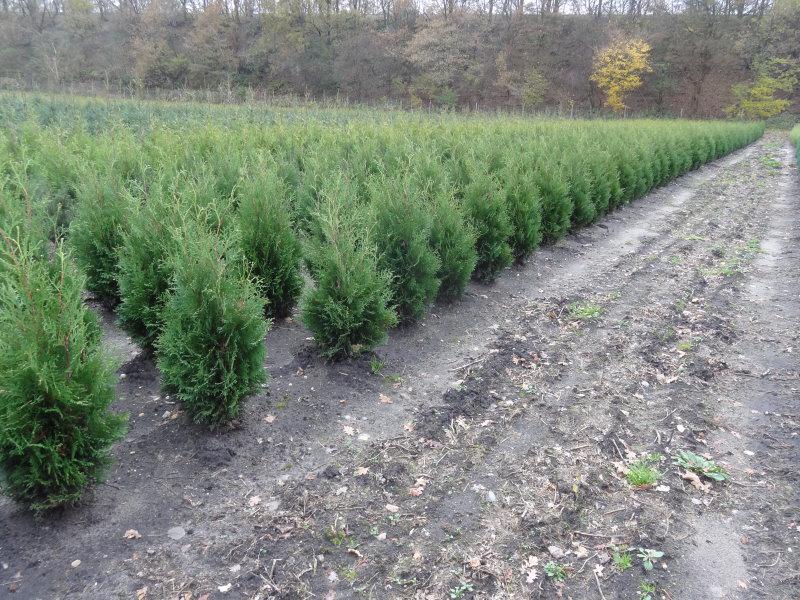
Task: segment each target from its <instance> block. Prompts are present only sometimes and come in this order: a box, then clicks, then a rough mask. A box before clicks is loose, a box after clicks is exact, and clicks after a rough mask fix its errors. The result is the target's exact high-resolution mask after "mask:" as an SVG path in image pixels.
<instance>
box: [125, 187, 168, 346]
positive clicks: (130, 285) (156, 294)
mask: <svg viewBox="0 0 800 600" xmlns="http://www.w3.org/2000/svg"><path fill="white" fill-rule="evenodd" d="M180 221H181V215H180V213H179V211H178V209H177V208H176V207H175V206H174V205H172V204H170V201H169V199H168V198H166V197H164V196H163V192H162V191H161V189H160V188H155V189H154V190H153V193H152V194H151V195H150V197H148V198H147V201H146V202H145V204H144V206H142V207H141V208H139V209H138V210H136V211H134V212H133V213H132V215H131V218H130V222H129V226H128V229H127V231H125V232H124V235H123V242H122V246H121V247H120V250H119V262H118V273H119V279H118V282H119V292H120V304H119V306H118V307H117V317H118V319H119V324H120V326H121V327H122V328H123V329H125V331H127V332H128V333H129V334H130V335H131V337H133V339H134V340H136V341H137V342H138V343H139V344H141V345H142V346H143V347H145V348H147V349H152V348H153V347H154V345H155V341H156V339H157V338H158V336H159V334H160V333H161V325H162V315H161V313H162V310H163V307H164V302H165V301H166V293H167V290H168V289H169V283H170V279H171V277H172V262H171V261H170V260H169V258H170V256H171V255H172V253H173V252H174V251H175V248H176V241H175V231H176V230H177V228H179V226H180Z"/></svg>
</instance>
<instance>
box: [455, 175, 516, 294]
mask: <svg viewBox="0 0 800 600" xmlns="http://www.w3.org/2000/svg"><path fill="white" fill-rule="evenodd" d="M463 193H464V197H463V200H462V202H463V206H464V212H465V213H466V215H467V219H468V220H469V222H470V223H471V225H472V227H474V229H475V232H476V237H477V241H476V246H475V248H476V250H477V253H478V262H477V264H476V265H475V270H474V271H473V274H472V276H473V277H474V278H475V279H477V280H478V281H482V282H484V283H489V282H492V281H494V280H495V279H496V278H497V276H498V275H499V274H500V272H501V271H502V270H503V269H505V268H506V267H507V266H509V265H510V264H511V262H512V261H513V260H514V254H513V251H512V249H511V245H510V243H509V240H510V239H511V236H512V235H513V233H514V228H513V226H512V224H511V219H510V218H509V214H508V208H507V206H506V201H505V197H504V195H503V194H502V192H501V191H500V188H499V186H498V184H497V180H495V179H494V178H493V177H492V176H491V175H489V174H487V173H486V172H484V171H477V172H474V174H473V176H472V181H470V182H469V183H468V184H467V186H466V187H465V188H464V192H463Z"/></svg>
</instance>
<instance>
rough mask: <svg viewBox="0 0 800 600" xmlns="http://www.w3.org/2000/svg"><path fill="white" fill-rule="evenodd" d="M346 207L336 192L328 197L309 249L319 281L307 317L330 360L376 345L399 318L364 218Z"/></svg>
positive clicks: (304, 308)
mask: <svg viewBox="0 0 800 600" xmlns="http://www.w3.org/2000/svg"><path fill="white" fill-rule="evenodd" d="M344 212H345V209H344V207H343V206H342V205H341V204H339V203H338V202H337V201H336V199H335V198H333V199H328V200H327V201H325V202H323V203H322V204H321V206H320V207H319V209H318V211H317V212H316V214H315V216H314V221H315V223H314V225H313V230H314V232H315V234H314V235H313V236H312V237H310V238H309V240H308V243H307V249H306V255H307V257H308V260H309V263H310V265H311V268H310V272H311V274H312V277H313V278H314V282H315V286H314V289H313V290H311V291H310V292H308V293H307V294H306V296H305V298H304V299H303V301H302V305H301V306H302V308H301V310H302V320H303V323H305V325H306V327H308V328H309V330H311V332H312V333H313V334H314V341H315V343H316V344H317V346H318V347H319V349H320V351H321V352H322V354H323V355H324V356H325V357H326V358H328V359H330V360H336V359H342V358H345V357H348V356H353V355H357V354H360V353H362V352H365V351H368V350H371V349H372V348H374V347H375V346H377V345H378V344H380V343H381V342H382V341H383V340H384V339H386V332H387V330H388V329H389V328H390V327H393V326H395V325H396V324H397V315H396V314H395V312H394V310H393V309H392V308H391V304H390V303H391V298H392V291H391V287H390V279H391V275H390V274H389V273H388V272H386V271H382V270H380V268H379V267H378V257H377V252H376V249H375V247H374V245H373V243H372V242H371V241H370V239H369V235H365V230H366V229H367V224H366V223H365V222H364V221H365V219H364V218H363V216H361V215H358V214H356V215H354V214H352V213H351V214H344ZM359 217H360V218H359Z"/></svg>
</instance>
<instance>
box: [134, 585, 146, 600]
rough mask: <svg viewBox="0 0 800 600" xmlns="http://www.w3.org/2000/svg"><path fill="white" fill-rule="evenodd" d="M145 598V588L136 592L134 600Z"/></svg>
mask: <svg viewBox="0 0 800 600" xmlns="http://www.w3.org/2000/svg"><path fill="white" fill-rule="evenodd" d="M145 598H147V586H145V587H143V588H141V589H138V590H136V600H144V599H145Z"/></svg>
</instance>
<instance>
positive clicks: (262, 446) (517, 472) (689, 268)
mask: <svg viewBox="0 0 800 600" xmlns="http://www.w3.org/2000/svg"><path fill="white" fill-rule="evenodd" d="M792 160H793V155H792V153H791V150H790V148H789V146H788V144H787V142H786V141H785V140H784V139H783V137H782V136H781V135H780V134H768V135H767V136H765V137H764V139H762V140H761V141H759V142H758V143H756V144H754V145H753V146H751V147H749V148H747V149H745V150H743V151H740V152H738V153H736V154H734V155H732V156H730V157H728V158H726V159H723V160H721V161H719V162H717V163H715V164H713V165H709V166H707V167H704V168H703V169H701V170H699V171H697V172H695V173H693V174H690V175H688V176H686V177H684V178H682V179H680V180H679V181H677V182H675V183H673V184H671V185H669V186H666V187H664V188H661V189H660V190H657V191H656V192H655V193H653V194H650V195H649V196H647V197H646V198H643V199H641V200H639V201H637V202H635V203H634V204H632V205H630V206H627V207H625V208H624V209H622V210H619V211H618V212H616V213H614V214H613V215H610V216H609V217H607V218H606V219H604V220H603V221H602V222H601V223H599V224H597V225H595V226H594V227H591V228H588V229H583V230H580V231H579V232H576V233H574V234H572V235H570V236H569V237H568V238H567V239H566V240H563V241H562V242H560V243H558V244H557V245H555V246H552V247H547V248H543V249H541V250H540V251H538V252H537V253H536V255H535V256H534V258H533V260H532V261H531V262H530V263H528V264H527V265H526V266H524V267H519V268H516V269H513V270H511V271H509V272H508V273H507V274H506V275H505V276H504V277H503V278H502V279H501V280H500V281H499V282H498V283H497V284H496V285H494V286H492V287H480V286H473V287H471V288H470V291H469V294H468V295H467V297H466V298H465V299H464V300H463V301H461V302H460V303H458V304H456V305H455V306H451V307H444V308H443V307H436V308H435V309H434V311H433V314H431V315H430V316H429V318H428V319H427V320H426V321H425V322H424V323H422V324H420V325H418V326H415V327H412V328H409V329H405V330H401V331H395V332H393V334H392V336H391V338H390V340H389V342H388V343H387V344H386V345H385V346H383V347H382V348H380V349H379V350H378V352H377V354H376V355H375V356H372V357H365V358H362V359H359V360H356V361H352V362H346V363H342V364H334V365H328V364H325V363H323V362H322V361H321V360H320V359H319V358H318V357H317V356H316V354H315V352H314V350H313V348H312V346H311V342H310V340H308V337H307V336H308V335H309V334H308V332H307V331H306V330H304V329H303V328H302V327H301V326H299V325H298V324H297V323H294V322H285V323H281V324H279V325H278V326H277V327H275V329H274V330H273V331H272V332H271V333H270V334H269V336H268V338H267V346H268V348H269V352H270V357H269V361H268V365H267V367H268V370H269V372H270V373H271V375H272V380H271V382H270V383H269V385H268V386H267V387H266V388H265V390H264V393H263V394H261V395H259V396H257V397H254V398H251V399H250V400H249V401H248V403H247V406H246V409H245V410H244V412H243V414H242V416H241V419H240V422H239V423H238V425H237V426H236V427H234V428H232V429H231V430H229V431H224V432H217V433H210V432H208V431H206V430H204V429H201V428H198V427H196V426H193V425H191V424H190V423H189V422H188V421H187V420H186V418H185V416H184V415H183V414H182V413H181V412H180V407H179V406H178V405H176V404H174V403H173V402H172V401H171V400H170V398H169V397H168V396H164V395H163V394H162V393H161V391H160V389H159V383H158V378H157V373H156V370H155V368H154V366H153V364H152V362H151V361H150V360H148V359H146V358H144V357H141V356H139V355H138V354H137V349H136V348H135V347H134V346H133V345H132V344H131V343H130V341H129V340H128V339H127V338H126V337H125V336H124V335H123V334H121V333H120V331H119V330H118V329H116V327H115V326H114V325H113V317H112V316H111V315H108V314H106V315H105V320H106V334H107V336H106V337H107V343H108V344H109V346H110V347H111V348H112V349H113V351H114V352H115V353H116V354H118V355H119V357H120V358H121V360H122V361H128V362H126V363H125V364H124V365H123V367H122V368H121V369H120V374H121V375H120V377H121V379H120V383H119V388H118V394H119V400H118V403H117V407H116V408H117V409H118V410H120V411H126V412H129V413H130V416H131V420H130V431H129V433H128V435H127V437H126V438H125V440H124V441H123V442H121V443H119V444H118V445H117V446H116V447H115V451H114V454H115V457H116V464H115V466H114V467H113V468H112V470H111V472H110V474H109V477H108V479H107V482H106V483H105V484H103V485H100V486H98V487H97V488H96V489H95V490H94V491H93V492H92V493H91V494H90V495H89V496H88V497H87V498H86V501H85V503H84V504H82V505H81V506H78V507H75V508H73V509H70V510H68V511H65V512H63V513H61V514H57V515H51V516H49V517H48V518H46V519H44V520H42V521H36V520H34V519H33V518H32V517H30V516H29V515H27V514H26V513H25V512H23V511H21V510H20V509H18V508H17V507H15V506H14V505H13V504H12V503H10V502H9V501H7V500H0V563H2V570H1V571H0V583H1V584H2V586H1V587H0V597H2V598H6V597H8V598H26V599H27V598H31V599H34V598H38V599H51V598H53V599H55V598H59V599H60V598H88V599H95V598H97V599H112V598H139V599H140V600H143V599H151V598H169V599H178V598H181V599H183V600H186V599H189V598H192V599H195V600H196V599H198V598H203V597H204V596H206V595H207V597H208V598H259V599H261V600H265V599H266V598H312V597H317V598H325V599H334V598H336V599H343V598H417V599H428V598H430V599H439V598H444V599H447V598H496V599H501V598H558V597H563V598H575V599H580V598H590V599H591V598H599V599H602V598H605V599H611V598H632V599H634V598H643V597H644V596H645V591H644V588H642V587H641V586H642V583H643V582H650V583H652V584H654V585H655V586H656V592H655V593H653V594H652V597H653V598H665V599H667V600H678V599H681V598H682V599H686V600H698V599H705V598H726V599H745V598H747V599H749V598H765V599H766V598H768V599H770V600H777V599H782V598H786V599H788V598H798V597H800V561H798V558H797V556H798V552H800V544H798V541H800V540H799V538H800V512H799V511H798V506H799V503H798V493H800V492H798V490H800V487H799V486H800V477H799V475H800V473H799V465H800V463H799V462H798V458H800V457H799V456H798V451H799V450H800V440H799V439H798V433H799V432H800V406H798V398H799V397H800V392H798V389H800V360H799V359H798V356H800V343H799V342H798V329H799V326H800V285H799V283H798V282H800V228H798V225H797V224H798V223H799V222H800V181H799V179H800V178H798V174H797V169H796V168H795V166H794V165H793V163H792ZM371 359H374V360H371ZM374 371H379V372H374ZM680 450H691V451H693V452H695V453H697V454H702V455H704V456H707V457H708V458H711V459H713V460H715V461H716V462H717V463H718V464H719V465H722V466H724V467H725V468H726V469H727V470H728V472H729V473H730V480H729V481H727V482H721V483H720V482H711V486H710V489H708V490H707V491H702V490H699V489H696V488H695V487H694V486H693V484H692V482H690V481H689V480H686V479H683V478H682V476H681V474H682V473H684V470H683V469H679V468H678V467H677V466H674V465H673V459H674V457H675V455H676V454H677V452H678V451H680ZM651 453H658V454H660V455H661V456H662V459H661V461H660V462H659V463H658V464H657V469H658V470H659V471H660V473H661V475H662V478H661V480H660V481H659V482H658V485H659V486H661V487H658V488H656V487H650V488H646V489H634V488H632V487H631V486H630V485H629V484H628V482H627V481H626V479H625V477H624V474H623V473H624V472H625V470H626V469H627V468H628V467H629V466H630V463H631V462H632V461H633V460H635V459H636V458H639V457H641V456H643V455H647V454H651ZM706 482H709V480H704V481H701V482H700V483H706ZM174 527H181V528H183V531H182V532H178V533H184V535H183V537H181V538H180V539H172V538H171V537H170V536H169V535H168V531H169V530H170V529H171V528H174ZM131 529H134V530H136V532H138V534H140V535H141V538H138V539H126V537H125V533H126V531H128V530H131ZM173 533H174V532H173ZM174 537H179V536H178V535H175V536H174ZM626 547H630V548H639V547H641V548H647V549H652V550H657V551H659V552H663V557H661V558H659V559H658V560H657V561H656V562H655V567H654V569H653V570H652V571H646V570H645V569H644V568H643V566H642V561H641V559H640V558H638V557H637V552H638V551H637V550H633V551H632V552H631V554H632V559H633V560H632V566H631V567H630V568H628V569H625V570H621V569H620V568H619V567H617V566H615V564H614V561H613V560H612V559H611V556H612V554H613V553H614V551H622V550H623V549H624V548H626ZM74 561H80V564H78V565H77V566H72V565H73V564H77V563H75V562H74ZM551 561H552V562H553V563H554V564H555V563H557V564H559V565H560V566H562V567H563V569H564V575H565V578H564V581H563V582H559V581H557V580H556V578H553V577H549V576H548V575H547V574H546V572H545V565H546V564H547V563H549V562H551ZM220 590H227V591H226V592H222V591H220Z"/></svg>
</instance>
